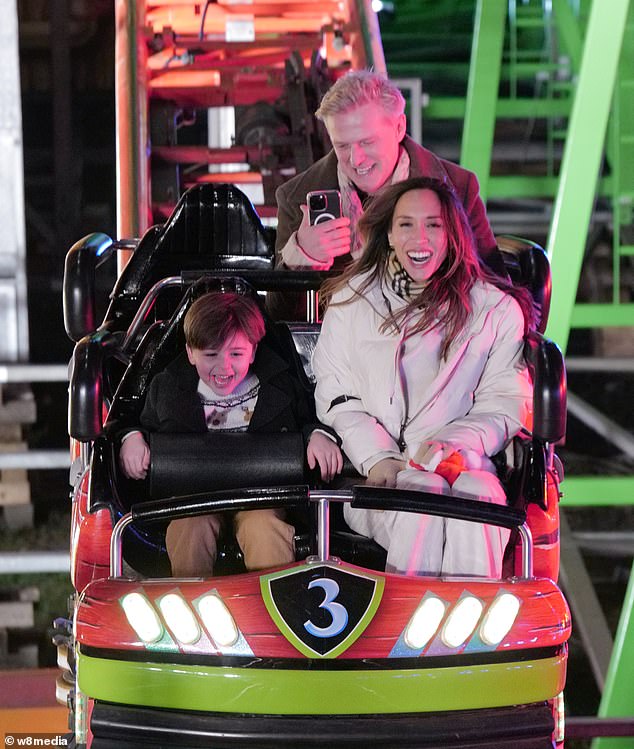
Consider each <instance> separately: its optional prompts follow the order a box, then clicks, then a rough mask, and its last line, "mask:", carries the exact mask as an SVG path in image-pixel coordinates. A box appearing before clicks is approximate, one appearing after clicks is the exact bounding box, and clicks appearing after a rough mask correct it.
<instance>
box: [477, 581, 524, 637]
mask: <svg viewBox="0 0 634 749" xmlns="http://www.w3.org/2000/svg"><path fill="white" fill-rule="evenodd" d="M519 610H520V599H519V598H517V597H516V596H514V595H512V594H511V593H502V594H501V595H499V596H498V597H497V598H496V599H495V601H493V603H492V604H491V607H490V608H489V610H488V611H487V613H486V616H485V617H484V621H483V622H482V626H481V627H480V637H481V638H482V641H483V642H485V643H486V644H487V645H499V644H500V643H501V642H502V640H503V639H504V638H505V637H506V635H507V634H508V633H509V630H510V629H511V627H512V626H513V622H514V621H515V618H516V617H517V612H518V611H519Z"/></svg>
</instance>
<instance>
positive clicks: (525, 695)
mask: <svg viewBox="0 0 634 749" xmlns="http://www.w3.org/2000/svg"><path fill="white" fill-rule="evenodd" d="M148 655H150V654H148ZM565 665H566V656H565V654H561V655H557V656H554V657H551V658H544V659H541V660H532V661H522V662H518V661H514V662H509V663H490V664H486V665H475V666H467V667H464V666H454V667H447V668H425V667H424V662H421V668H416V669H395V670H393V671H391V670H385V671H384V670H373V671H365V670H359V671H340V670H338V671H294V670H283V669H282V670H278V669H270V670H269V669H248V668H244V669H235V668H230V667H227V668H222V667H209V666H193V665H175V664H164V663H151V662H148V663H139V662H133V661H124V660H113V659H108V658H94V657H92V656H88V655H85V654H82V653H81V651H80V652H78V658H77V679H78V685H79V689H80V690H81V692H82V693H83V694H85V695H87V696H88V697H92V698H94V699H100V700H106V701H108V702H115V703H119V704H130V705H144V706H147V707H159V708H171V709H175V710H202V711H213V712H227V713H259V714H269V715H351V714H377V713H381V714H383V713H411V712H435V711H445V710H475V709H479V708H488V707H502V706H504V705H509V704H514V705H519V704H527V703H531V702H540V701H543V700H547V699H551V698H553V697H554V696H555V695H557V694H558V693H559V692H560V691H561V690H562V689H563V687H564V681H565V673H566V668H565Z"/></svg>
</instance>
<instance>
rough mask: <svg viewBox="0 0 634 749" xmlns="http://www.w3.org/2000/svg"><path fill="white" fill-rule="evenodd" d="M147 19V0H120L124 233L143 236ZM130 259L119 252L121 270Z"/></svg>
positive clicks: (120, 232)
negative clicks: (144, 27)
mask: <svg viewBox="0 0 634 749" xmlns="http://www.w3.org/2000/svg"><path fill="white" fill-rule="evenodd" d="M144 21H145V3H144V2H143V1H142V0H116V2H115V24H116V37H115V105H116V151H117V153H116V159H117V236H119V237H140V236H142V235H143V234H144V232H145V230H146V229H147V228H148V226H149V225H150V207H151V206H150V185H149V171H148V170H149V166H148V159H147V155H146V154H147V148H148V133H147V117H148V114H147V109H148V103H147V81H146V59H147V50H146V47H145V39H144V37H143V26H144ZM129 259H130V253H129V252H127V251H122V252H119V253H118V255H117V261H118V267H119V272H121V271H122V270H123V268H124V266H125V265H126V264H127V262H128V260H129Z"/></svg>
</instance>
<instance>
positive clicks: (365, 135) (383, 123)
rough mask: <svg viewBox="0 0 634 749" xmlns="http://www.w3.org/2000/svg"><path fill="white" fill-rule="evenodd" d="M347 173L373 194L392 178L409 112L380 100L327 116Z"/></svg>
mask: <svg viewBox="0 0 634 749" xmlns="http://www.w3.org/2000/svg"><path fill="white" fill-rule="evenodd" d="M324 123H325V125H326V129H327V130H328V135H329V136H330V140H331V142H332V145H333V148H334V149H335V153H336V154H337V160H338V162H339V165H340V168H341V169H342V171H343V173H344V174H345V175H346V177H348V179H349V180H350V181H351V182H353V183H354V184H355V185H356V186H357V187H358V188H359V189H360V190H362V191H363V192H365V193H368V194H369V195H372V194H373V193H375V192H376V191H377V190H378V189H379V188H380V187H383V185H384V184H386V182H388V181H389V179H390V177H391V176H392V172H393V171H394V167H395V166H396V162H397V161H398V155H399V145H400V142H401V140H402V139H403V136H404V135H405V125H406V123H405V115H404V114H401V115H396V116H393V115H390V114H389V113H388V112H386V111H385V109H383V107H382V106H381V105H380V104H378V103H376V102H370V103H368V104H361V105H360V106H358V107H355V108H354V109H349V110H347V111H346V112H338V113H337V114H332V115H330V116H329V117H326V118H325V120H324Z"/></svg>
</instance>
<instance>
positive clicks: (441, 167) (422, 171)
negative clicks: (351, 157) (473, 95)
mask: <svg viewBox="0 0 634 749" xmlns="http://www.w3.org/2000/svg"><path fill="white" fill-rule="evenodd" d="M403 146H404V147H405V150H406V151H407V153H408V155H409V158H410V177H435V178H437V179H442V180H447V181H448V182H449V183H450V184H451V185H453V188H454V190H455V192H456V195H457V196H458V198H459V199H460V200H461V201H462V203H463V205H464V207H465V211H466V213H467V216H468V217H469V222H470V224H471V228H472V230H473V233H474V235H475V240H476V244H477V246H478V250H479V252H480V255H481V257H482V259H483V260H484V262H485V263H487V265H489V266H490V267H491V269H492V270H494V271H495V272H496V273H502V274H503V273H504V265H503V263H502V259H501V257H500V255H499V252H498V250H497V246H496V243H495V237H494V236H493V232H492V231H491V227H490V225H489V221H488V219H487V216H486V211H485V208H484V203H483V202H482V200H481V198H480V188H479V185H478V180H477V178H476V176H475V174H474V173H473V172H470V171H468V170H467V169H463V168H462V167H461V166H458V165H457V164H454V163H452V162H451V161H446V160H445V159H441V158H439V157H438V156H436V155H435V154H433V153H432V152H431V151H429V150H428V149H426V148H423V147H422V146H419V145H418V143H416V142H415V141H413V140H412V139H411V138H410V137H409V136H405V139H404V140H403ZM327 189H335V190H338V189H339V183H338V181H337V157H336V155H335V152H334V151H330V153H328V154H326V156H324V157H323V158H321V159H320V160H319V161H317V162H315V164H313V165H312V166H311V167H309V168H308V169H307V170H306V171H304V172H302V173H301V174H298V175H297V176H295V177H293V178H292V179H290V180H288V182H285V183H284V184H283V185H280V187H278V189H277V191H276V193H275V198H276V200H277V219H278V224H277V238H276V241H275V252H276V256H277V259H278V264H279V260H280V252H281V250H282V248H283V247H284V246H285V245H286V243H287V242H288V240H289V237H290V236H291V234H292V233H293V232H294V231H297V229H298V228H299V225H300V223H301V221H302V212H301V210H300V208H299V206H300V205H301V204H302V203H306V194H307V193H308V192H310V191H311V190H327ZM337 260H338V262H336V264H335V267H336V268H343V267H344V266H345V265H346V264H347V263H348V262H350V255H344V256H343V257H342V258H338V259H337Z"/></svg>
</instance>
